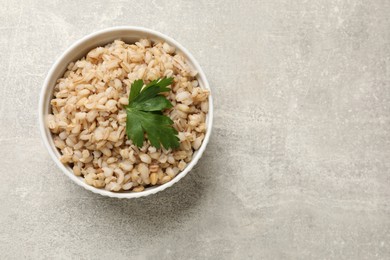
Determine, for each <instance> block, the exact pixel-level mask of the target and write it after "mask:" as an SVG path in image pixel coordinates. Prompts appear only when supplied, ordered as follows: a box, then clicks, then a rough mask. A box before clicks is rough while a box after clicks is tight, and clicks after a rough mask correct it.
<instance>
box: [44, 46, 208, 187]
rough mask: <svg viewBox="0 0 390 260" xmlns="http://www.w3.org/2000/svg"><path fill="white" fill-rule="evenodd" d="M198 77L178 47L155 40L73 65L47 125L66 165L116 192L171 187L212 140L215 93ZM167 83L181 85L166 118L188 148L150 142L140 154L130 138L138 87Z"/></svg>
mask: <svg viewBox="0 0 390 260" xmlns="http://www.w3.org/2000/svg"><path fill="white" fill-rule="evenodd" d="M196 75H197V72H196V71H194V70H193V69H192V68H191V67H190V66H189V65H188V64H187V62H186V60H185V58H184V57H183V56H182V55H181V54H179V53H175V48H174V47H172V46H170V45H168V44H167V43H165V42H155V43H152V42H151V41H149V40H147V39H141V40H139V42H136V43H135V44H126V43H124V42H123V41H120V40H116V41H114V42H113V43H110V44H108V45H106V46H105V47H98V48H95V49H93V50H91V51H90V52H89V53H88V54H87V55H86V56H85V57H84V58H82V59H80V60H78V61H76V62H72V63H70V64H69V66H68V67H67V71H66V72H65V74H64V75H63V77H62V78H60V79H59V80H58V81H57V84H56V86H55V89H54V97H53V99H52V100H51V108H52V114H49V115H48V118H47V123H48V126H49V129H50V131H51V132H52V134H53V137H54V144H55V146H56V147H57V148H58V149H59V150H60V152H61V158H60V160H61V162H62V163H64V164H68V165H69V166H70V167H71V168H72V169H73V172H74V174H75V175H76V176H82V177H84V179H85V182H86V183H88V184H89V185H92V186H94V187H97V188H105V189H107V190H110V191H121V190H132V191H143V190H144V189H145V187H147V186H153V185H160V184H164V183H166V182H169V181H170V180H172V179H173V178H174V177H175V176H176V175H177V174H178V173H179V172H181V171H182V170H184V168H185V167H186V165H187V163H189V162H190V161H191V159H192V155H193V153H194V152H195V151H196V150H198V149H199V147H200V146H201V144H202V141H203V139H204V137H205V132H206V123H205V120H206V114H207V113H208V108H209V104H208V95H209V91H208V90H205V89H202V88H200V87H199V85H198V81H197V80H196ZM163 77H166V78H168V77H169V78H173V83H172V84H171V85H170V86H169V88H170V91H169V92H164V93H163V95H164V96H165V97H166V99H168V100H169V101H170V103H171V104H172V106H173V107H172V108H169V109H165V110H164V111H163V115H166V116H168V117H169V118H170V119H172V121H173V125H172V126H173V128H174V129H176V130H177V132H178V134H177V137H178V138H179V143H180V145H179V147H178V148H176V149H171V148H169V149H165V148H164V147H161V148H159V149H157V148H155V147H154V146H152V145H151V143H150V141H149V140H148V138H147V135H146V136H145V141H144V142H143V145H142V147H137V146H136V145H135V144H134V143H133V141H132V140H130V138H128V136H127V134H126V116H127V115H126V109H125V106H126V105H128V102H129V94H130V89H131V86H132V84H133V83H134V82H135V81H136V80H139V79H142V80H143V82H144V83H145V84H148V83H150V82H151V81H153V80H156V79H159V78H163ZM144 88H145V87H144ZM129 123H130V124H131V121H130V122H129Z"/></svg>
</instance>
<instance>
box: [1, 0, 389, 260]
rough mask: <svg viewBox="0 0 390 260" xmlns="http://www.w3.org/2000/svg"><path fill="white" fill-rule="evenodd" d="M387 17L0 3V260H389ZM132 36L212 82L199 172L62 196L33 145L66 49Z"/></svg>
mask: <svg viewBox="0 0 390 260" xmlns="http://www.w3.org/2000/svg"><path fill="white" fill-rule="evenodd" d="M389 13H390V2H389V1H381V0H373V1H335V0H321V1H288V0H285V1H282V0H277V1H271V0H260V1H222V0H221V1H203V0H202V1H175V0H170V1H94V0H93V1H58V0H56V1H6V0H0V32H1V33H0V49H1V51H0V78H1V81H2V83H1V85H0V86H1V87H0V88H1V89H0V90H1V91H0V99H1V102H0V120H1V126H0V158H1V159H0V160H1V165H2V167H1V181H0V208H1V210H0V252H1V253H0V258H1V259H21V258H31V259H57V258H61V259H79V258H80V259H99V258H100V259H104V258H105V259H125V258H135V259H153V258H154V259H247V258H249V259H389V258H390V171H389V170H390V160H389V155H390V16H389ZM117 25H138V26H144V27H148V28H152V29H155V30H158V31H160V32H163V33H166V34H167V35H169V36H171V37H173V38H175V39H176V40H177V41H179V42H180V43H182V44H183V45H184V46H185V47H186V48H188V49H189V50H190V52H192V53H193V55H194V56H195V57H196V59H197V60H198V61H199V63H200V64H201V66H202V67H203V69H204V71H205V73H206V75H207V76H208V79H209V81H210V84H211V87H212V92H213V95H214V99H215V124H214V128H213V134H212V138H211V141H210V143H209V147H208V149H207V151H206V153H205V155H204V157H203V158H202V159H201V161H200V162H199V164H198V166H197V167H196V168H195V169H194V170H193V171H192V172H191V173H190V174H189V175H188V176H186V177H185V178H184V179H183V180H182V181H180V182H179V183H177V184H176V185H174V186H173V187H172V188H170V189H168V190H166V191H164V192H161V193H159V194H157V195H154V196H150V197H147V198H142V199H136V200H117V199H110V198H105V197H102V196H99V195H95V194H93V193H91V192H88V191H86V190H83V189H82V188H80V187H78V186H76V185H75V184H74V183H72V182H71V181H70V180H69V179H68V178H67V177H66V176H65V175H63V174H62V173H61V172H60V170H59V169H58V168H57V167H56V166H55V165H54V163H53V161H52V160H51V159H50V157H49V155H48V153H47V152H46V150H45V148H44V146H43V144H42V143H41V139H40V134H39V130H38V126H37V120H38V118H37V107H38V98H39V92H40V90H41V87H42V83H43V80H44V78H45V76H46V74H47V72H48V70H49V68H50V67H51V65H52V64H53V62H54V61H55V60H56V58H58V57H59V55H60V54H61V53H62V52H63V51H64V50H65V49H66V48H67V47H68V46H69V45H70V44H72V43H73V42H74V41H76V40H78V39H80V38H81V37H83V36H84V35H86V34H89V33H91V32H94V31H96V30H99V29H103V28H107V27H111V26H117Z"/></svg>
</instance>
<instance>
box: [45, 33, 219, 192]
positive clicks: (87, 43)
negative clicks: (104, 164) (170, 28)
mask: <svg viewBox="0 0 390 260" xmlns="http://www.w3.org/2000/svg"><path fill="white" fill-rule="evenodd" d="M140 38H148V39H151V40H152V41H153V40H163V41H166V42H167V43H169V44H170V45H172V46H175V47H176V52H180V53H182V54H183V55H184V56H185V57H186V59H187V62H188V63H189V64H190V65H191V66H193V68H194V69H196V70H197V71H198V75H197V80H198V81H199V84H200V86H201V87H202V88H205V89H210V86H209V83H208V82H207V79H206V76H205V75H204V73H203V71H202V69H201V67H200V66H199V64H198V62H197V61H196V60H195V58H194V57H193V56H192V55H191V54H190V53H189V52H188V51H187V50H186V49H185V48H184V47H183V46H181V44H179V43H178V42H176V41H175V40H173V39H172V38H170V37H168V36H166V35H164V34H162V33H159V32H156V31H153V30H150V29H146V28H140V27H133V26H126V27H113V28H108V29H105V30H102V31H98V32H95V33H92V34H90V35H87V36H85V37H84V38H82V39H81V40H79V41H77V42H75V43H74V44H73V45H72V46H70V47H69V48H68V49H67V50H66V51H65V52H64V53H63V54H62V55H61V57H59V58H58V60H57V61H56V62H55V63H54V65H53V67H52V68H51V69H50V71H49V73H48V75H47V77H46V79H45V82H44V84H43V88H42V91H41V95H40V102H39V127H40V130H41V135H42V139H43V142H44V144H45V146H46V148H47V150H48V151H49V154H50V156H51V157H52V159H53V160H54V161H55V163H56V164H57V166H58V167H59V168H60V169H61V170H62V172H63V173H65V175H66V176H68V177H69V178H70V179H71V180H72V181H74V182H75V183H77V184H78V185H80V186H82V187H84V188H85V189H87V190H90V191H92V192H95V193H98V194H100V195H104V196H109V197H115V198H139V197H143V196H147V195H150V194H155V193H156V192H159V191H162V190H165V189H166V188H168V187H170V186H172V185H173V184H174V183H176V182H178V181H179V180H180V179H181V178H183V177H184V176H186V175H187V173H188V172H189V171H190V170H191V169H192V168H193V167H194V166H195V164H196V163H197V162H198V161H199V159H200V157H201V156H202V154H203V152H204V150H205V148H206V145H207V143H208V141H209V138H210V134H211V127H212V121H213V99H212V95H210V97H209V113H208V115H207V118H206V125H207V132H206V136H205V139H204V140H203V143H202V145H201V147H200V149H199V150H198V151H196V152H195V153H194V156H193V159H192V161H191V162H190V163H189V164H188V165H187V167H186V168H185V169H184V170H183V171H182V172H180V173H179V174H178V175H177V176H176V177H175V178H174V179H173V180H171V181H170V182H168V183H165V184H163V185H160V186H154V187H149V188H146V189H145V190H144V191H142V192H131V191H129V192H112V191H107V190H104V189H98V188H95V187H93V186H90V185H88V184H86V183H85V182H84V179H83V178H81V177H77V176H75V175H74V174H73V172H72V169H71V168H70V167H69V166H67V165H64V164H62V163H61V162H60V160H59V157H60V152H59V151H58V150H57V148H56V147H55V146H54V142H53V137H52V135H51V133H50V130H49V128H48V127H47V125H46V120H45V119H46V117H47V115H48V113H49V112H50V110H51V108H50V100H51V99H52V96H53V89H54V86H55V84H56V81H57V79H58V78H60V77H62V76H63V74H64V72H65V70H66V67H67V65H68V64H69V63H70V62H72V61H75V60H78V59H79V58H81V57H83V56H85V55H86V53H87V52H88V51H89V50H91V49H93V48H95V47H98V46H104V45H106V44H107V43H110V42H112V41H114V40H115V39H122V40H123V41H125V42H127V43H134V42H135V41H138V40H139V39H140Z"/></svg>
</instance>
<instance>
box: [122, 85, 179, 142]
mask: <svg viewBox="0 0 390 260" xmlns="http://www.w3.org/2000/svg"><path fill="white" fill-rule="evenodd" d="M172 82H173V78H162V79H157V80H154V81H152V82H150V83H149V84H147V85H146V86H144V82H143V81H142V80H141V79H140V80H136V81H134V83H133V84H132V85H131V89H130V95H129V104H128V105H127V106H126V107H125V108H126V113H127V119H126V134H127V137H128V138H129V139H131V140H132V141H133V143H134V144H135V145H137V146H138V147H142V145H143V142H144V134H145V133H146V134H147V137H148V139H149V141H150V143H151V144H152V146H154V147H156V148H160V147H161V145H162V146H163V147H164V148H165V149H169V148H177V147H179V145H180V143H179V138H178V137H177V131H176V129H175V128H173V127H172V124H173V121H172V120H171V119H170V118H169V117H167V116H165V115H163V114H162V111H163V110H164V109H168V108H171V107H172V104H171V102H169V100H168V99H167V98H166V97H164V96H163V95H160V93H162V92H169V91H170V89H169V88H168V86H169V85H171V84H172ZM160 144H161V145H160Z"/></svg>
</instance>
